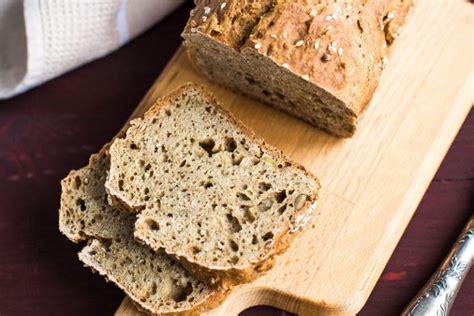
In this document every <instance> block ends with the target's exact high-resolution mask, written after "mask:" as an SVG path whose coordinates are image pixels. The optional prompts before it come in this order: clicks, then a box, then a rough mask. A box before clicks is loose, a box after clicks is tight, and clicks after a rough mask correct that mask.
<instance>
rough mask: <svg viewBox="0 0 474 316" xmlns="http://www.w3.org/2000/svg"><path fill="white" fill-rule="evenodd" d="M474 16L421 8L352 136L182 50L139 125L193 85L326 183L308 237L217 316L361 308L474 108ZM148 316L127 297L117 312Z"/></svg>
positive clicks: (458, 2)
mask: <svg viewBox="0 0 474 316" xmlns="http://www.w3.org/2000/svg"><path fill="white" fill-rule="evenodd" d="M473 13H474V6H473V5H471V4H469V3H468V2H465V1H462V0H452V1H448V0H444V1H442V0H425V1H418V4H417V6H416V7H415V8H414V10H413V11H412V13H411V16H410V18H409V21H408V23H407V25H406V27H405V28H404V30H403V32H402V36H401V38H400V39H399V40H398V42H397V43H396V44H395V48H394V51H393V53H392V56H391V60H392V62H390V63H389V64H388V67H387V69H386V70H385V72H384V74H383V77H382V80H381V83H380V86H379V88H378V89H377V92H376V93H375V96H374V98H373V100H372V102H371V105H370V107H369V109H368V111H367V112H366V113H365V115H364V117H363V118H362V119H361V121H360V124H359V129H358V131H357V134H356V135H355V136H354V137H353V138H352V139H337V138H333V137H331V136H328V135H327V134H325V133H323V132H320V131H318V130H317V129H315V128H313V127H311V126H310V125H308V124H306V123H304V122H302V121H300V120H298V119H296V118H293V117H291V116H289V115H287V114H285V113H283V112H280V111H278V110H275V109H273V108H272V107H270V106H266V105H262V104H260V103H257V102H255V101H252V100H250V99H247V98H245V97H242V96H239V95H236V94H234V93H232V92H230V91H227V90H225V89H223V88H219V87H217V86H215V85H212V84H210V83H208V82H207V81H206V80H204V79H203V78H202V77H201V76H199V74H197V73H195V72H194V71H193V69H192V68H191V65H190V63H189V62H188V60H187V57H186V54H185V52H184V50H183V49H179V50H178V51H177V53H176V55H175V56H174V57H173V59H172V60H171V61H170V63H169V64H168V66H167V67H166V69H165V70H164V71H163V73H162V74H161V76H160V77H159V78H158V80H157V81H156V82H155V84H154V85H153V86H152V88H151V89H150V91H149V92H148V93H147V95H146V96H145V98H144V99H143V100H142V102H141V103H140V105H139V106H138V108H137V110H136V111H135V113H134V114H133V116H137V115H141V114H142V113H143V112H144V111H145V110H146V109H147V108H148V107H149V106H150V105H151V104H152V103H153V102H154V100H155V99H156V98H157V97H159V96H162V95H164V94H166V93H168V92H169V91H171V90H172V89H174V88H176V87H178V86H179V85H181V84H182V83H184V82H187V81H194V82H198V83H201V84H203V85H205V86H207V87H209V88H210V90H211V91H213V92H214V94H215V95H216V96H217V98H218V99H219V100H220V101H221V103H222V104H223V105H224V106H225V107H227V108H228V109H230V111H231V112H232V113H234V114H235V115H236V116H237V117H238V118H239V119H241V120H242V121H243V122H244V123H245V124H247V125H248V126H250V127H251V128H252V129H254V130H255V132H256V133H257V134H258V135H261V136H262V137H263V138H264V139H265V140H266V141H267V142H268V143H270V144H272V145H274V146H276V147H278V148H280V149H282V150H283V151H284V152H285V153H286V154H287V155H289V156H290V157H291V158H292V159H294V160H295V161H297V162H299V163H301V164H303V165H304V166H305V167H306V168H307V169H308V170H310V171H312V172H313V173H314V174H315V175H317V176H318V177H319V178H320V180H321V183H322V185H323V190H322V194H321V197H320V202H319V204H318V211H317V212H316V214H317V216H315V218H314V220H313V221H312V222H311V224H310V225H308V229H307V230H306V232H305V233H304V234H302V235H301V236H300V237H298V238H297V239H295V241H294V243H293V244H292V246H291V247H290V249H289V250H288V251H287V252H286V253H285V254H284V255H282V256H281V257H279V258H278V260H277V263H276V266H275V267H274V268H273V269H272V270H271V271H270V272H269V273H268V274H267V275H265V276H263V277H261V278H260V279H258V280H256V281H255V282H253V283H250V284H247V285H243V286H240V287H237V288H235V289H234V291H233V292H232V294H231V295H230V296H229V297H228V299H227V300H226V301H225V302H224V304H223V305H222V306H221V307H220V308H218V309H217V310H214V311H212V312H210V313H209V315H219V316H232V315H237V314H238V313H239V312H241V311H243V310H244V309H246V308H248V307H250V306H254V305H272V306H275V307H279V308H282V309H285V310H288V311H291V312H295V313H298V314H299V315H316V314H318V315H319V314H323V315H350V314H355V313H356V312H358V311H359V310H360V309H361V308H362V306H363V305H364V303H365V302H366V300H367V298H368V296H369V295H370V292H371V291H372V289H373V288H374V286H375V283H376V281H377V280H378V278H379V277H380V274H381V273H382V271H383V269H384V267H385V265H386V263H387V261H388V260H389V258H390V256H391V254H392V252H393V250H394V248H395V246H396V245H397V243H398V241H399V239H400V237H401V235H402V234H403V231H404V230H405V228H406V226H407V224H408V222H409V221H410V218H411V217H412V215H413V213H414V211H415V209H416V208H417V206H418V203H419V202H420V200H421V198H422V197H423V194H424V192H425V191H426V189H427V187H428V185H429V183H430V181H431V179H432V177H433V176H434V174H435V172H436V170H437V168H438V166H439V165H440V163H441V161H442V160H443V157H444V155H445V154H446V151H447V150H448V148H449V146H450V144H451V142H452V141H453V139H454V137H455V135H456V133H457V132H458V130H459V128H460V126H461V124H462V123H463V121H464V119H465V117H466V115H467V113H468V111H469V110H470V108H471V104H472V101H473V99H474V98H473V92H474V76H473V73H474V71H473V69H474V65H473V60H474V53H473V50H474V48H473V46H474V35H473V32H474V31H473V30H474V23H473ZM139 314H140V313H139V312H138V311H137V310H136V309H135V308H134V306H133V304H132V303H131V302H130V301H129V300H128V299H126V300H124V302H123V303H122V305H121V306H120V308H119V310H118V311H117V313H116V315H119V316H122V315H139Z"/></svg>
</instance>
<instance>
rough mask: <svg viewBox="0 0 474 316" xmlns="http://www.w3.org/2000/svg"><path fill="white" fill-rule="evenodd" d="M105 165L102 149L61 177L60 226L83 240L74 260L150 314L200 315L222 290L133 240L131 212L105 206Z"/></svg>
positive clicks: (79, 239)
mask: <svg viewBox="0 0 474 316" xmlns="http://www.w3.org/2000/svg"><path fill="white" fill-rule="evenodd" d="M108 168H109V159H108V157H107V156H106V155H105V153H104V152H102V153H100V154H98V155H93V156H92V157H91V159H90V162H89V165H88V166H87V167H84V168H82V169H80V170H78V171H72V172H71V173H70V174H69V175H68V176H67V177H66V178H65V179H64V180H63V181H62V182H61V185H62V194H61V208H60V210H59V229H60V231H61V232H63V233H64V234H65V235H66V236H67V237H68V238H69V239H71V240H72V241H74V242H79V241H82V240H88V245H87V246H85V247H84V248H83V250H82V251H81V252H80V253H79V259H80V260H81V261H82V262H83V263H85V265H86V266H89V267H91V268H92V269H93V270H95V271H97V272H99V273H100V274H101V275H104V276H105V277H106V278H107V279H108V280H110V281H112V282H114V283H115V284H116V285H117V286H118V287H120V288H121V289H123V290H124V292H125V293H126V294H127V295H128V296H129V297H130V298H131V299H132V300H133V301H134V302H135V303H136V304H137V306H139V307H140V308H141V309H143V310H145V311H147V312H149V313H153V314H160V315H171V314H172V315H178V314H179V315H200V312H201V311H203V310H207V309H209V308H211V307H213V306H214V305H216V304H218V303H219V302H220V301H221V300H222V299H223V297H224V294H223V293H221V292H219V291H217V290H215V289H214V288H213V287H211V286H210V285H207V284H205V283H203V282H201V281H198V280H197V279H196V278H194V277H193V276H191V275H190V274H189V273H188V272H187V271H186V270H185V269H184V268H183V267H182V266H181V265H180V264H179V263H177V262H175V261H174V260H173V259H172V258H170V257H169V256H167V255H166V254H164V253H162V252H160V253H155V252H154V251H152V250H151V249H150V248H149V247H147V246H144V245H141V244H139V243H138V242H136V241H135V240H134V239H133V225H134V222H135V216H134V215H133V214H131V213H130V212H128V211H123V210H121V209H118V208H113V207H111V206H109V205H108V202H107V194H106V191H105V189H104V182H105V178H106V174H107V171H108Z"/></svg>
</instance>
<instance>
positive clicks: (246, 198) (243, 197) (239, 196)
mask: <svg viewBox="0 0 474 316" xmlns="http://www.w3.org/2000/svg"><path fill="white" fill-rule="evenodd" d="M237 197H238V198H239V199H241V200H242V201H250V198H249V197H248V195H247V194H245V193H243V192H238V193H237Z"/></svg>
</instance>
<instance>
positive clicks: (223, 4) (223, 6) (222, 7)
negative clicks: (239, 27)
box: [221, 2, 227, 10]
mask: <svg viewBox="0 0 474 316" xmlns="http://www.w3.org/2000/svg"><path fill="white" fill-rule="evenodd" d="M226 5H227V3H225V2H224V3H222V4H221V10H223V9H224V8H225V6H226Z"/></svg>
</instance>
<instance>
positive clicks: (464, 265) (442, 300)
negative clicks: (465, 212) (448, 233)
mask: <svg viewBox="0 0 474 316" xmlns="http://www.w3.org/2000/svg"><path fill="white" fill-rule="evenodd" d="M473 260H474V215H472V216H471V218H470V219H469V221H468V222H467V225H466V227H464V229H463V231H462V232H461V234H460V235H459V237H458V239H457V240H456V242H455V243H454V245H453V247H452V248H451V251H450V252H449V255H448V256H447V257H446V259H444V261H443V263H442V264H441V266H440V267H439V268H438V270H437V271H436V272H435V274H433V276H432V277H431V278H430V280H429V281H428V282H427V283H426V284H425V286H424V287H423V288H422V289H421V290H420V292H418V294H417V295H416V296H415V297H414V298H413V300H412V301H411V302H410V304H408V306H407V307H405V309H404V310H403V312H402V316H431V315H433V316H444V315H448V314H449V311H450V309H451V307H452V305H453V302H454V299H455V298H456V295H457V294H458V291H459V289H460V288H461V285H462V282H463V281H464V279H465V278H466V275H467V273H468V272H469V269H470V268H471V265H472V262H473Z"/></svg>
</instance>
